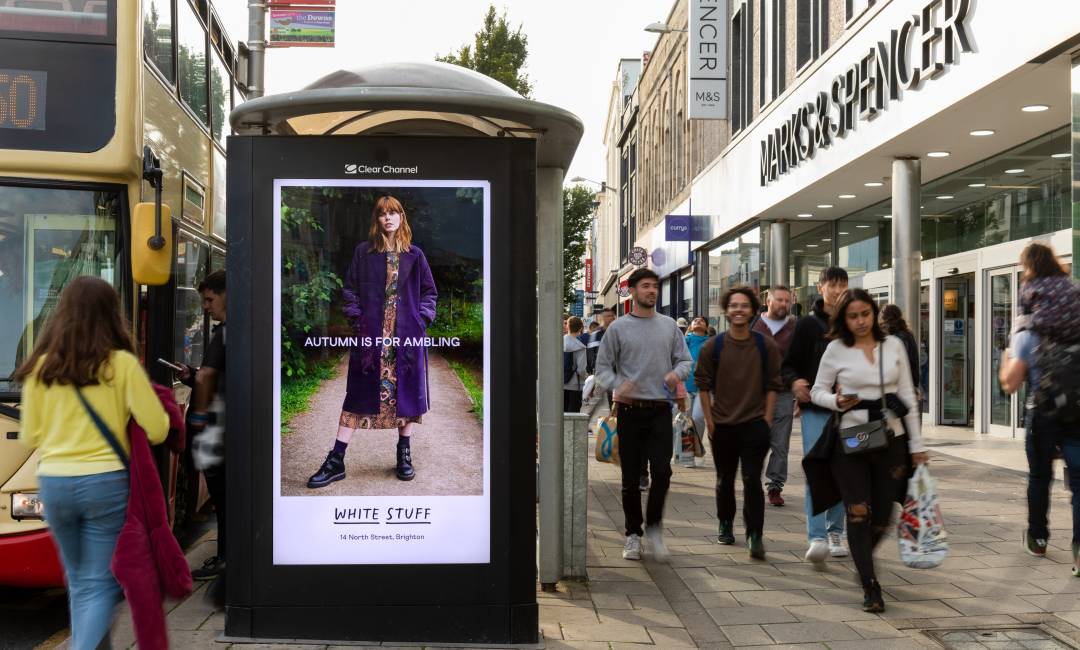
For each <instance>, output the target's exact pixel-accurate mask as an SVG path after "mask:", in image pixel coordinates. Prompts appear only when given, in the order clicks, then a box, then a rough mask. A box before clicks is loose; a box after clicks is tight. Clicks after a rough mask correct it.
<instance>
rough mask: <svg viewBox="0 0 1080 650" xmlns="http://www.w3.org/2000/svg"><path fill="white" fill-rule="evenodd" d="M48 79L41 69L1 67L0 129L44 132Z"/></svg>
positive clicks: (47, 74)
mask: <svg viewBox="0 0 1080 650" xmlns="http://www.w3.org/2000/svg"><path fill="white" fill-rule="evenodd" d="M48 76H49V73H47V72H45V71H43V70H13V69H4V68H0V129H19V130H23V131H27V130H29V131H44V130H45V97H46V82H47V80H48Z"/></svg>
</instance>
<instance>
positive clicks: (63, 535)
mask: <svg viewBox="0 0 1080 650" xmlns="http://www.w3.org/2000/svg"><path fill="white" fill-rule="evenodd" d="M38 485H39V486H40V488H41V500H42V501H43V502H44V504H45V519H46V521H47V522H48V524H49V531H50V532H51V533H52V537H53V540H54V541H55V542H56V545H57V546H58V547H59V549H60V560H61V561H62V562H63V564H64V574H65V575H66V576H67V583H68V605H69V608H70V611H71V646H70V647H71V648H72V650H93V649H94V648H108V647H109V641H108V634H109V627H110V625H111V624H112V618H113V609H114V608H115V607H116V604H117V603H118V602H120V594H121V592H120V585H119V584H117V582H116V579H115V578H114V577H113V574H112V571H111V570H110V569H109V564H110V563H111V562H112V556H113V551H114V550H115V548H116V538H117V537H118V536H119V535H120V528H121V527H122V526H123V525H124V518H125V516H126V515H127V501H128V485H129V483H128V473H127V472H125V471H120V472H106V473H104V474H90V475H88V476H39V477H38Z"/></svg>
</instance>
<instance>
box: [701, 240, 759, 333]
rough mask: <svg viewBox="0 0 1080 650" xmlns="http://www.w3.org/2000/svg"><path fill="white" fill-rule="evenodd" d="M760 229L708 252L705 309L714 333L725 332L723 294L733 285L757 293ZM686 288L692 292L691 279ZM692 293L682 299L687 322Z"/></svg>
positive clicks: (725, 321)
mask: <svg viewBox="0 0 1080 650" xmlns="http://www.w3.org/2000/svg"><path fill="white" fill-rule="evenodd" d="M761 262H762V259H761V228H760V227H759V226H754V227H753V228H751V229H750V230H746V231H743V232H742V233H741V234H739V235H736V236H735V237H733V238H731V239H729V240H727V241H725V242H723V243H721V244H720V245H719V246H716V247H715V248H713V249H711V250H710V251H709V295H708V300H709V303H708V305H707V306H706V311H707V312H708V313H707V314H704V315H705V316H706V317H707V318H708V319H709V325H712V326H713V327H715V328H716V329H717V330H718V331H723V330H724V329H726V328H727V320H726V319H725V318H724V312H723V310H722V309H721V308H720V296H722V295H723V294H724V292H725V291H727V290H728V289H730V288H731V287H733V286H735V285H737V284H746V285H749V286H751V287H753V288H754V290H755V291H760V290H761V273H762V268H761ZM689 286H690V288H691V290H692V289H693V279H692V278H691V279H690V285H689ZM692 297H693V293H692V291H691V293H689V294H687V295H686V298H687V299H688V301H687V313H686V314H685V316H686V317H687V318H689V317H690V316H691V315H697V314H690V312H692V311H693V310H692V307H693V304H692V302H691V301H690V300H689V299H692Z"/></svg>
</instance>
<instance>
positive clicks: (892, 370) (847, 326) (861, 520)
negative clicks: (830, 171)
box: [810, 289, 927, 612]
mask: <svg viewBox="0 0 1080 650" xmlns="http://www.w3.org/2000/svg"><path fill="white" fill-rule="evenodd" d="M829 338H831V339H833V341H832V342H831V343H829V346H828V347H827V348H826V349H825V355H824V356H823V357H822V358H821V366H820V367H819V369H818V374H817V378H816V381H815V382H814V387H813V388H812V389H811V391H810V398H811V400H812V401H813V402H814V404H817V405H818V406H821V407H824V408H827V409H831V410H833V411H838V412H840V413H843V415H842V416H841V417H840V424H839V426H840V428H841V429H844V428H847V427H851V426H855V425H858V424H865V423H867V422H869V421H871V420H872V419H873V420H879V419H881V418H882V417H885V418H886V420H887V422H888V425H889V429H891V430H892V432H893V434H894V435H892V436H890V438H889V445H888V446H887V447H885V448H883V449H879V450H874V451H866V452H862V453H859V454H850V455H849V454H846V453H844V451H843V450H842V449H841V448H840V446H839V444H836V445H835V446H834V447H833V449H832V450H831V451H830V455H829V458H830V461H829V462H830V467H831V469H832V474H833V479H834V480H835V482H836V485H837V487H838V488H839V490H840V494H841V496H842V498H843V501H844V508H845V510H846V512H847V530H848V545H849V546H850V547H851V556H852V559H853V560H854V561H855V568H856V569H857V570H858V572H859V578H860V579H861V580H862V584H863V593H864V599H863V609H864V610H865V611H868V612H881V611H884V610H885V603H884V601H883V600H882V598H881V586H880V585H879V584H878V582H877V579H876V577H875V573H874V547H875V546H877V543H878V541H880V540H881V537H882V536H883V535H884V534H885V532H886V531H887V530H888V528H889V519H890V517H891V515H892V504H893V501H894V500H896V499H897V497H898V496H899V495H900V494H902V490H903V483H904V481H905V479H906V477H907V476H908V470H909V463H913V464H918V463H925V462H926V461H927V453H926V447H925V446H924V445H923V442H922V437H921V436H920V431H919V404H918V401H917V400H916V397H915V387H914V386H913V385H912V383H911V371H910V369H909V368H908V358H907V352H906V350H905V349H904V344H903V343H902V342H901V341H900V340H899V339H897V338H896V337H893V336H888V337H887V336H885V334H884V332H882V330H881V328H880V326H879V324H878V306H877V303H876V302H874V299H873V298H872V297H871V296H870V294H869V293H867V292H866V291H865V290H863V289H852V290H851V291H849V292H848V293H847V294H845V295H844V297H843V299H842V300H841V301H840V305H839V307H838V308H837V310H836V313H835V315H834V316H833V318H832V328H831V330H830V332H829ZM882 364H883V365H882ZM879 368H880V370H879ZM882 386H884V393H885V395H886V402H887V404H886V405H885V408H884V410H883V407H882ZM901 415H902V417H898V416H901ZM837 440H838V442H839V439H837ZM908 454H910V458H909V456H908Z"/></svg>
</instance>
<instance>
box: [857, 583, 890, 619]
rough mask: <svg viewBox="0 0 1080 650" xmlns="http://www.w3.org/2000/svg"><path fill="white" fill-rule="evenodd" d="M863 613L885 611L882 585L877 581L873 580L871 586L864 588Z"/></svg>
mask: <svg viewBox="0 0 1080 650" xmlns="http://www.w3.org/2000/svg"><path fill="white" fill-rule="evenodd" d="M862 611H864V612H884V611H885V600H884V599H883V598H882V597H881V585H879V584H878V581H877V580H871V581H870V584H868V585H866V586H864V587H863V601H862Z"/></svg>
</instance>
